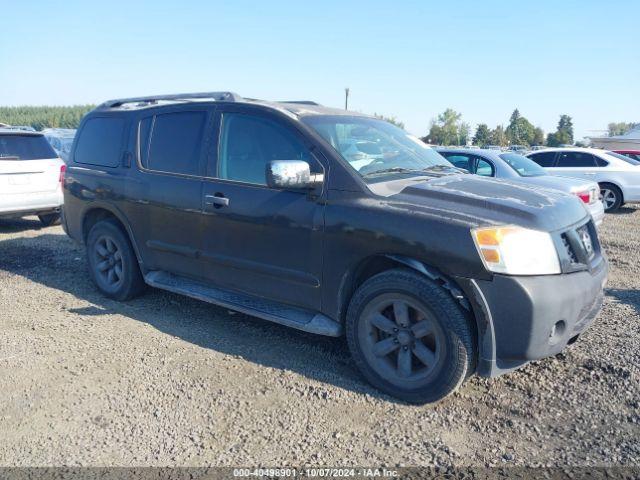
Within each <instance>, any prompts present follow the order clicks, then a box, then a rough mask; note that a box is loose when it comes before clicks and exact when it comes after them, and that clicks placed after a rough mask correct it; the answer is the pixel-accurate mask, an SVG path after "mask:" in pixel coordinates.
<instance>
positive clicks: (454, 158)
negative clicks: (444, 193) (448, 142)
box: [438, 152, 472, 172]
mask: <svg viewBox="0 0 640 480" xmlns="http://www.w3.org/2000/svg"><path fill="white" fill-rule="evenodd" d="M438 153H439V154H440V155H442V156H443V157H445V158H446V159H447V160H449V161H450V162H451V163H453V164H454V165H455V166H456V167H458V168H464V169H465V170H467V171H468V172H471V171H472V168H471V162H470V158H469V155H463V154H461V153H447V152H438Z"/></svg>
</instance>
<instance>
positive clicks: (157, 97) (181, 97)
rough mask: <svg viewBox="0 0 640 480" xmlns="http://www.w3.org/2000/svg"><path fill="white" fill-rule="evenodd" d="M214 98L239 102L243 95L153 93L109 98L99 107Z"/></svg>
mask: <svg viewBox="0 0 640 480" xmlns="http://www.w3.org/2000/svg"><path fill="white" fill-rule="evenodd" d="M197 99H203V100H204V99H213V100H215V101H217V102H238V101H240V100H242V97H241V96H240V95H238V94H237V93H233V92H202V93H175V94H171V95H151V96H148V97H131V98H120V99H115V100H107V101H106V102H103V103H101V104H100V105H98V108H117V107H121V106H122V105H125V104H127V103H157V102H159V101H162V100H197Z"/></svg>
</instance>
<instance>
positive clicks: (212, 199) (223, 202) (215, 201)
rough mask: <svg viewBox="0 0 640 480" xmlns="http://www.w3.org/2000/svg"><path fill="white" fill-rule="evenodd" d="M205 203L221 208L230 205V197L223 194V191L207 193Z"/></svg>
mask: <svg viewBox="0 0 640 480" xmlns="http://www.w3.org/2000/svg"><path fill="white" fill-rule="evenodd" d="M204 203H205V205H207V206H209V205H212V206H213V207H215V208H221V207H227V206H229V199H228V198H226V197H224V196H222V194H221V193H216V194H215V195H205V196H204Z"/></svg>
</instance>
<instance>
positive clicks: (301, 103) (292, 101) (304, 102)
mask: <svg viewBox="0 0 640 480" xmlns="http://www.w3.org/2000/svg"><path fill="white" fill-rule="evenodd" d="M276 103H296V104H299V105H317V106H318V107H319V106H320V104H319V103H318V102H314V101H312V100H280V101H278V102H276Z"/></svg>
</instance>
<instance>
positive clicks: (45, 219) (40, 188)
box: [0, 128, 66, 226]
mask: <svg viewBox="0 0 640 480" xmlns="http://www.w3.org/2000/svg"><path fill="white" fill-rule="evenodd" d="M65 168H66V167H65V164H64V162H63V161H62V160H60V158H58V155H57V154H56V152H55V151H54V150H53V148H51V145H49V142H47V140H46V139H45V138H44V136H43V135H42V134H41V133H38V132H29V131H24V130H18V129H11V128H0V217H23V216H26V215H37V216H38V218H40V222H42V224H43V225H46V226H48V225H52V224H53V223H55V222H56V221H57V220H58V219H59V218H60V208H61V207H62V202H63V197H62V180H63V177H64V172H65Z"/></svg>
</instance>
